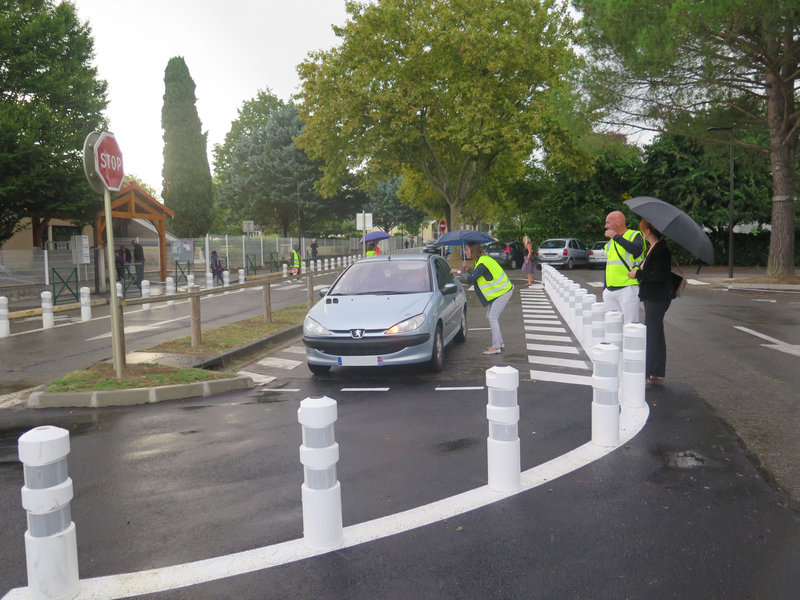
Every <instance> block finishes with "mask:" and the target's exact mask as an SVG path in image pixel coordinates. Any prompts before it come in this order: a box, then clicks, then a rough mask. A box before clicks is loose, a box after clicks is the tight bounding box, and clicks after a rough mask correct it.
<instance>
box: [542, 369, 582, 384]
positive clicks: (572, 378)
mask: <svg viewBox="0 0 800 600" xmlns="http://www.w3.org/2000/svg"><path fill="white" fill-rule="evenodd" d="M531 379H533V380H535V381H551V382H553V383H573V384H575V385H589V386H591V385H592V378H591V377H587V376H585V375H570V374H569V373H551V372H550V371H534V370H531Z"/></svg>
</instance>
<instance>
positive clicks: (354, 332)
mask: <svg viewBox="0 0 800 600" xmlns="http://www.w3.org/2000/svg"><path fill="white" fill-rule="evenodd" d="M350 335H351V336H353V339H354V340H360V339H361V338H362V337H364V330H363V329H351V330H350Z"/></svg>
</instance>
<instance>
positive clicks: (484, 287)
mask: <svg viewBox="0 0 800 600" xmlns="http://www.w3.org/2000/svg"><path fill="white" fill-rule="evenodd" d="M478 265H486V268H487V269H489V273H491V274H492V280H491V281H487V280H486V278H485V277H484V276H483V275H481V276H480V277H478V281H476V282H475V283H476V284H477V285H478V288H479V289H480V290H481V293H482V294H483V297H484V298H486V300H487V301H489V302H491V301H492V300H494V299H495V298H499V297H500V296H502V295H503V294H505V293H506V292H510V291H511V290H513V289H514V286H513V285H511V281H509V279H508V276H507V275H506V272H505V271H503V267H501V266H500V265H499V264H497V261H496V260H495V259H493V258H492V257H490V256H486V255H485V254H484V255H483V256H481V257H480V258H479V259H478V260H476V261H475V267H477V266H478Z"/></svg>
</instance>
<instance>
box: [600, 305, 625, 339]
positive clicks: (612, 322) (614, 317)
mask: <svg viewBox="0 0 800 600" xmlns="http://www.w3.org/2000/svg"><path fill="white" fill-rule="evenodd" d="M605 321H606V334H605V339H604V340H603V341H604V342H606V343H607V344H614V345H615V346H616V347H617V348H622V325H623V324H624V322H625V315H623V314H622V313H621V312H619V311H618V310H610V311H608V312H607V313H606V316H605Z"/></svg>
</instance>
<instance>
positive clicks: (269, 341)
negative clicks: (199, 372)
mask: <svg viewBox="0 0 800 600" xmlns="http://www.w3.org/2000/svg"><path fill="white" fill-rule="evenodd" d="M302 333H303V324H302V323H299V324H297V325H293V326H292V327H289V328H288V329H284V330H283V331H278V332H277V333H273V334H272V335H268V336H266V337H263V338H261V339H260V340H256V341H255V342H250V343H249V344H246V345H244V346H240V347H239V348H234V349H233V350H228V351H227V352H223V353H222V354H217V355H216V356H215V357H214V358H209V359H208V360H204V361H203V362H200V363H197V364H194V365H192V367H191V368H193V369H211V368H215V367H225V366H227V365H229V364H231V363H232V362H233V361H234V360H238V359H240V358H246V357H248V356H251V355H253V354H256V353H257V352H260V351H261V350H263V349H264V348H266V347H268V346H272V345H274V344H280V343H281V342H285V341H286V340H288V339H291V338H293V337H297V336H298V335H301V334H302Z"/></svg>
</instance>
